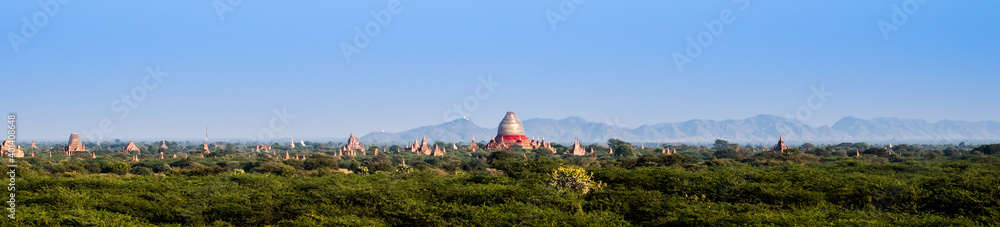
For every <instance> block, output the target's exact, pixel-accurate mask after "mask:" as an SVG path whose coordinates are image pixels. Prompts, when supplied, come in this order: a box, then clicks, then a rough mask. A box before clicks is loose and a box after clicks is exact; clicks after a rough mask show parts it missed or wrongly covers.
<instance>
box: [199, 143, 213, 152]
mask: <svg viewBox="0 0 1000 227" xmlns="http://www.w3.org/2000/svg"><path fill="white" fill-rule="evenodd" d="M201 150H202V151H204V152H205V154H211V153H212V151H211V150H208V144H202V145H201Z"/></svg>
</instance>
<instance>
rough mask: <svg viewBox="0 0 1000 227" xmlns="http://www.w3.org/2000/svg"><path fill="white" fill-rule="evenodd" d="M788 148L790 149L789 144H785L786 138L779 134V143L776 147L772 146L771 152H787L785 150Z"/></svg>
mask: <svg viewBox="0 0 1000 227" xmlns="http://www.w3.org/2000/svg"><path fill="white" fill-rule="evenodd" d="M787 149H788V146H785V138H784V136H780V135H779V136H778V145H774V147H773V148H771V152H774V153H785V150H787Z"/></svg>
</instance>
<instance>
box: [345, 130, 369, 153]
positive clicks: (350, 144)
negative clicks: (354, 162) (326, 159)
mask: <svg viewBox="0 0 1000 227" xmlns="http://www.w3.org/2000/svg"><path fill="white" fill-rule="evenodd" d="M357 150H361V151H362V152H364V150H365V146H364V145H361V140H358V137H357V136H355V135H354V133H353V132H352V133H351V137H350V138H347V145H344V146H343V147H341V148H340V151H341V152H347V155H351V156H353V155H357V153H356V151H357Z"/></svg>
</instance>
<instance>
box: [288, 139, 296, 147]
mask: <svg viewBox="0 0 1000 227" xmlns="http://www.w3.org/2000/svg"><path fill="white" fill-rule="evenodd" d="M289 147H291V148H292V149H295V137H292V143H291V144H290V145H289Z"/></svg>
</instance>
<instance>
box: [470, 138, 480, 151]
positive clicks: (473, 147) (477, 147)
mask: <svg viewBox="0 0 1000 227" xmlns="http://www.w3.org/2000/svg"><path fill="white" fill-rule="evenodd" d="M478 149H479V145H476V136H472V144H470V145H469V150H472V151H473V152H475V151H476V150H478Z"/></svg>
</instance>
